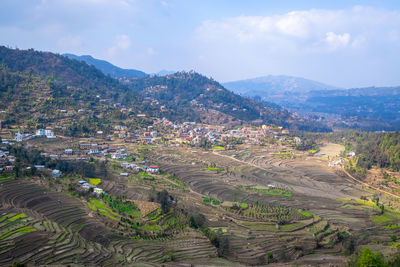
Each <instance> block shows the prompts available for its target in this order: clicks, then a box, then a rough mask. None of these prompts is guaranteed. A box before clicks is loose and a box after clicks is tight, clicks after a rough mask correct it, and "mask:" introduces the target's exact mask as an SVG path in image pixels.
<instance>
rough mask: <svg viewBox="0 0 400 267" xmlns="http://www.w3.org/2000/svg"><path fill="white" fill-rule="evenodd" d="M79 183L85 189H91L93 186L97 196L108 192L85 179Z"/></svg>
mask: <svg viewBox="0 0 400 267" xmlns="http://www.w3.org/2000/svg"><path fill="white" fill-rule="evenodd" d="M78 185H79V186H80V187H81V189H82V190H83V191H90V189H91V188H93V194H96V195H97V196H100V195H101V194H105V193H106V192H105V191H104V190H103V189H102V188H100V187H96V186H95V185H92V184H90V183H88V182H87V181H84V180H82V181H79V182H78Z"/></svg>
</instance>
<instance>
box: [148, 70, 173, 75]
mask: <svg viewBox="0 0 400 267" xmlns="http://www.w3.org/2000/svg"><path fill="white" fill-rule="evenodd" d="M175 72H176V71H174V70H160V71H159V72H157V73H152V75H154V76H165V75H170V74H174V73H175Z"/></svg>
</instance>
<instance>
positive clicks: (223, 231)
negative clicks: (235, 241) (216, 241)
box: [208, 227, 228, 233]
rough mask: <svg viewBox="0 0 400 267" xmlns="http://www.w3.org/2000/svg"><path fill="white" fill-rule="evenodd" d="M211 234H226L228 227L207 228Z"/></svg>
mask: <svg viewBox="0 0 400 267" xmlns="http://www.w3.org/2000/svg"><path fill="white" fill-rule="evenodd" d="M208 229H210V230H211V231H213V232H216V233H226V232H228V227H208Z"/></svg>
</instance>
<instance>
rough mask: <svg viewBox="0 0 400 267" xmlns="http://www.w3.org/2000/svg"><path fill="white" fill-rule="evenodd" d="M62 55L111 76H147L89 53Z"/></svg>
mask: <svg viewBox="0 0 400 267" xmlns="http://www.w3.org/2000/svg"><path fill="white" fill-rule="evenodd" d="M63 56H65V57H68V58H70V59H76V60H80V61H84V62H86V63H87V64H89V65H93V66H94V67H96V68H97V69H99V70H101V71H102V72H103V73H104V74H106V75H107V74H109V75H110V76H111V77H113V78H117V79H118V78H132V77H134V78H143V77H146V76H148V74H146V73H145V72H143V71H140V70H136V69H123V68H120V67H118V66H115V65H114V64H111V63H110V62H108V61H106V60H102V59H97V58H94V57H92V56H90V55H82V56H77V55H74V54H68V53H67V54H63Z"/></svg>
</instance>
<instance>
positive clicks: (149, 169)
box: [146, 165, 159, 173]
mask: <svg viewBox="0 0 400 267" xmlns="http://www.w3.org/2000/svg"><path fill="white" fill-rule="evenodd" d="M146 171H147V172H151V173H156V172H159V168H158V166H157V165H151V166H148V167H147V168H146Z"/></svg>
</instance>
